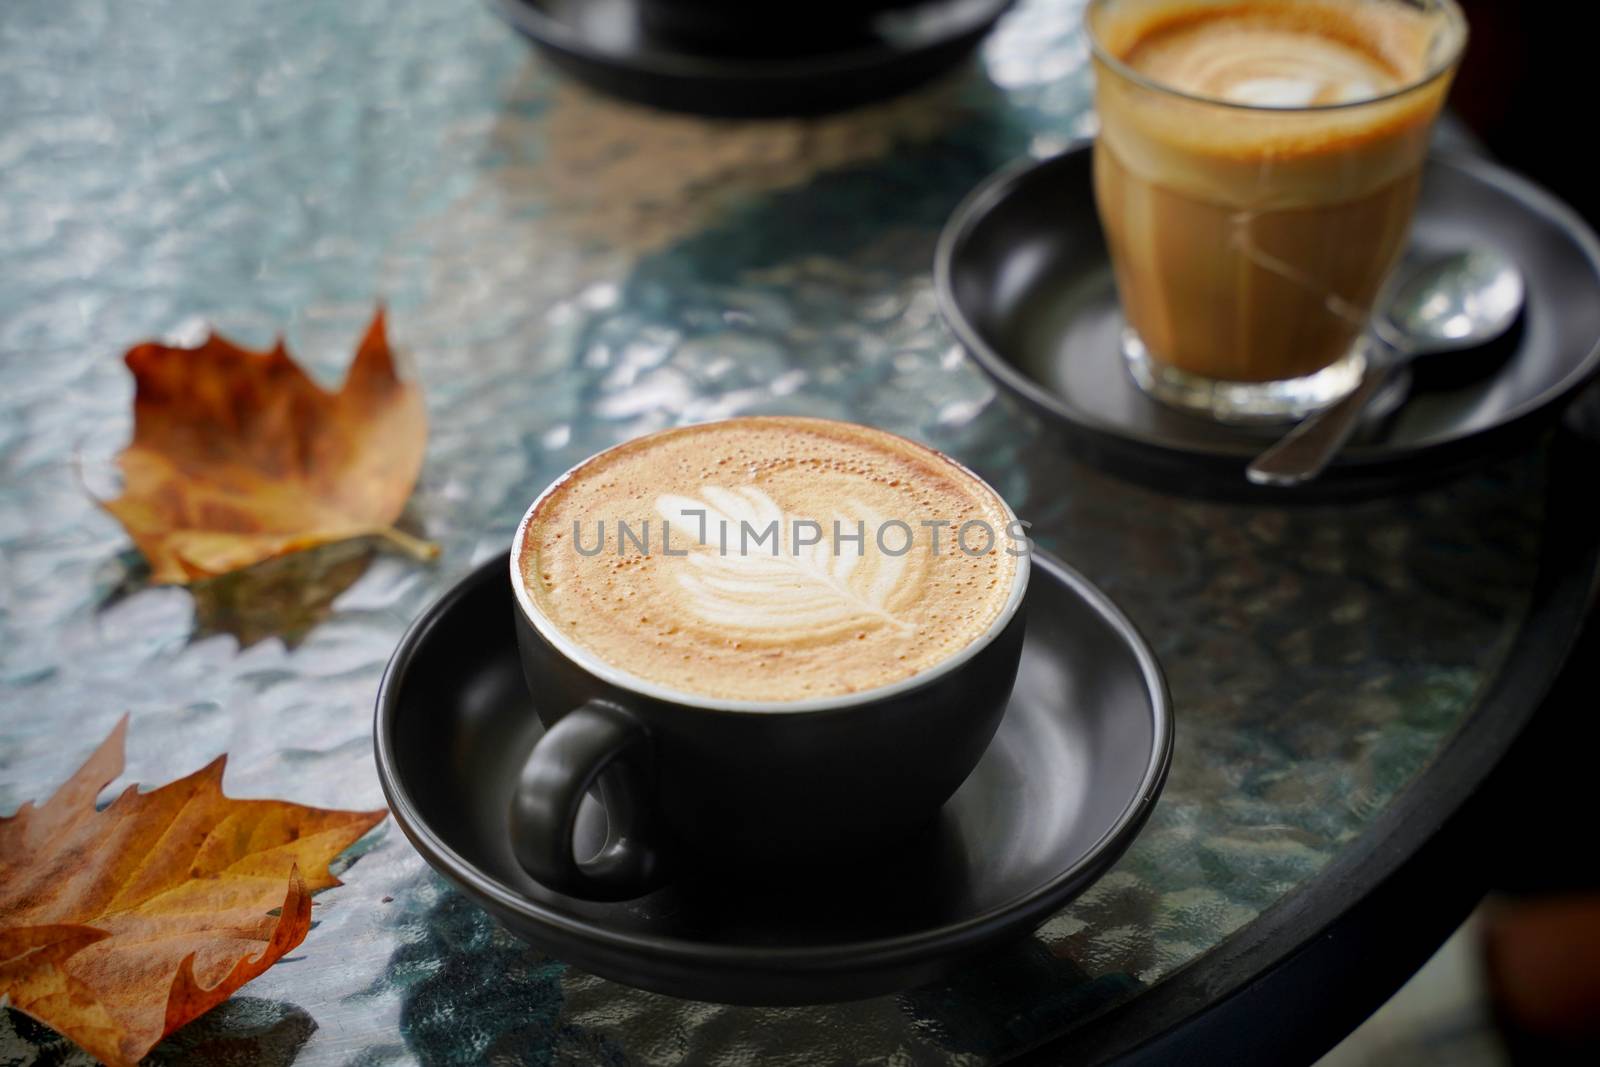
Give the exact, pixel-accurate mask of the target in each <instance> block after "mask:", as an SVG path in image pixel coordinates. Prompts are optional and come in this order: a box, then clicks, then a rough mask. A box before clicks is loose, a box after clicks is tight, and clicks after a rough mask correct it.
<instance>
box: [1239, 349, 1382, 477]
mask: <svg viewBox="0 0 1600 1067" xmlns="http://www.w3.org/2000/svg"><path fill="white" fill-rule="evenodd" d="M1398 366H1399V361H1398V360H1392V359H1390V360H1384V361H1383V362H1381V363H1376V364H1375V363H1373V362H1371V361H1370V360H1369V362H1368V363H1367V372H1366V373H1365V374H1363V375H1362V376H1361V383H1360V384H1359V385H1357V386H1356V387H1355V388H1354V389H1352V390H1351V391H1350V395H1349V396H1347V397H1345V398H1344V399H1343V400H1341V401H1339V402H1338V403H1337V404H1334V405H1333V406H1332V407H1330V408H1326V409H1324V410H1322V411H1319V412H1317V413H1316V414H1315V415H1312V416H1310V417H1308V418H1306V419H1304V420H1302V421H1301V422H1300V424H1299V425H1298V426H1296V427H1295V428H1294V429H1292V430H1290V431H1289V432H1288V433H1287V434H1285V435H1284V436H1283V438H1282V439H1281V440H1280V441H1278V442H1277V443H1276V444H1274V445H1273V446H1272V447H1271V448H1269V449H1267V450H1266V451H1265V452H1263V453H1261V455H1259V456H1257V457H1256V458H1255V460H1254V461H1253V462H1251V464H1250V466H1249V467H1247V468H1245V476H1246V477H1248V478H1249V479H1250V481H1251V482H1253V483H1255V484H1256V485H1299V484H1300V483H1302V482H1309V481H1311V480H1312V479H1313V478H1315V477H1316V476H1317V475H1319V474H1321V473H1322V472H1323V470H1325V469H1326V468H1327V466H1328V463H1329V461H1331V460H1332V459H1333V457H1334V456H1335V455H1337V454H1338V452H1339V449H1341V448H1343V447H1344V443H1345V442H1346V441H1348V440H1349V439H1350V435H1351V434H1352V433H1353V432H1354V431H1355V428H1356V425H1357V424H1358V423H1359V422H1360V421H1361V413H1362V412H1363V411H1365V410H1366V409H1367V405H1368V404H1369V403H1371V402H1372V398H1373V397H1375V396H1377V395H1378V393H1379V392H1381V391H1382V389H1383V387H1384V385H1386V384H1387V383H1388V381H1389V379H1390V378H1391V377H1392V376H1393V375H1394V372H1395V368H1396V367H1398Z"/></svg>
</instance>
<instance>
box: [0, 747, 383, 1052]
mask: <svg viewBox="0 0 1600 1067" xmlns="http://www.w3.org/2000/svg"><path fill="white" fill-rule="evenodd" d="M127 728H128V720H127V717H126V716H124V717H123V719H122V721H121V722H119V723H118V724H117V727H116V729H114V730H112V731H111V736H110V737H108V738H106V740H105V741H104V742H103V743H102V744H101V745H100V747H99V748H98V749H97V750H96V751H95V753H94V755H92V756H90V757H89V759H88V761H87V762H86V763H84V765H83V766H82V767H80V768H79V769H78V771H77V773H75V774H74V775H73V776H72V777H71V778H70V779H68V781H67V782H66V784H65V785H63V786H62V787H61V788H60V789H58V790H56V792H55V794H54V795H53V796H51V798H50V799H49V800H47V801H46V802H45V803H44V804H43V805H41V806H38V807H35V806H34V805H33V803H32V802H31V801H30V802H29V803H27V804H24V805H23V806H22V808H21V810H19V811H18V812H17V813H16V814H15V815H13V816H11V817H9V818H0V999H4V998H9V1000H10V1003H11V1006H12V1007H14V1008H17V1009H18V1010H20V1011H23V1012H26V1013H27V1014H29V1015H31V1016H33V1017H34V1018H36V1019H38V1020H39V1021H40V1022H42V1023H44V1024H46V1025H47V1026H51V1027H54V1028H55V1029H56V1030H58V1031H60V1032H61V1033H62V1034H64V1035H66V1036H67V1037H69V1038H71V1039H72V1040H73V1041H75V1042H77V1043H78V1044H79V1045H81V1046H82V1047H83V1048H84V1049H85V1050H87V1051H88V1052H89V1053H90V1054H91V1055H93V1056H96V1057H98V1058H99V1059H101V1060H104V1061H105V1062H106V1063H109V1064H114V1065H118V1064H133V1063H135V1062H137V1061H138V1060H139V1058H140V1057H141V1056H143V1055H144V1054H145V1053H146V1052H148V1051H149V1050H150V1048H151V1047H152V1046H153V1045H155V1043H156V1042H157V1041H160V1040H161V1038H163V1037H164V1036H166V1035H167V1034H170V1033H171V1032H172V1031H174V1030H176V1029H177V1028H178V1027H180V1026H182V1025H183V1024H184V1023H187V1022H188V1021H189V1020H191V1019H193V1018H195V1017H196V1016H199V1015H202V1014H204V1013H205V1012H207V1011H209V1010H210V1009H211V1008H213V1007H215V1006H216V1005H218V1004H220V1003H222V1002H223V1001H224V1000H226V999H228V997H229V996H231V995H232V994H233V992H234V990H236V989H238V988H239V987H240V986H242V985H244V984H245V983H246V982H248V981H250V979H252V978H254V977H256V976H257V975H259V974H260V973H261V972H263V971H265V970H266V969H267V968H268V967H270V966H272V965H273V964H274V963H276V962H277V961H278V959H279V958H281V957H282V956H283V954H284V953H286V952H288V951H289V950H290V949H292V948H293V947H294V946H296V945H298V944H299V943H300V942H301V941H302V940H304V938H305V936H306V931H307V930H308V929H310V925H311V896H310V894H311V892H312V891H314V890H317V889H323V888H326V887H328V886H335V885H338V884H339V880H338V879H337V878H335V877H334V876H333V875H332V874H331V873H329V871H328V862H329V861H330V860H332V859H333V858H334V857H335V856H337V855H338V854H339V853H340V852H342V851H344V849H345V848H346V847H347V846H348V845H349V844H350V843H351V842H353V841H355V840H356V839H357V838H358V837H360V836H361V835H362V834H364V833H366V832H367V831H368V830H370V829H371V828H372V827H374V826H376V825H377V824H378V822H379V821H380V820H382V819H383V817H384V816H385V815H386V814H387V812H384V811H381V810H380V811H327V810H323V809H320V808H308V807H304V806H302V805H299V804H291V803H289V802H287V801H281V800H230V799H229V798H227V797H225V796H223V795H222V768H223V766H224V764H225V763H226V761H227V757H226V756H222V757H218V758H217V759H216V760H214V761H213V762H212V763H210V764H209V765H208V766H206V767H203V768H201V769H200V770H198V771H196V772H195V773H193V774H191V775H189V776H188V777H187V778H181V779H179V780H178V781H176V782H172V783H170V784H168V785H164V786H162V787H161V788H159V789H155V790H152V791H150V792H148V793H140V792H139V791H138V787H137V786H129V787H128V788H127V789H126V790H124V791H123V793H122V795H121V796H119V797H117V799H116V800H114V801H113V802H112V803H111V804H110V805H109V806H108V807H107V808H106V809H105V810H104V811H96V810H95V806H94V802H95V797H97V796H98V795H99V794H100V790H102V789H103V788H105V786H106V784H107V783H109V782H110V781H111V780H112V779H114V778H116V777H117V776H118V775H119V774H121V773H122V752H123V739H124V737H125V736H126V735H127ZM274 908H276V909H279V914H277V915H269V914H268V912H269V911H271V910H272V909H274Z"/></svg>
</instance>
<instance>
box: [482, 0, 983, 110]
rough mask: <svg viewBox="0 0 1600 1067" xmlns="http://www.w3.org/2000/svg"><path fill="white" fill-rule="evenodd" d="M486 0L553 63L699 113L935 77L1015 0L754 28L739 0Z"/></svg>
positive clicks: (761, 10) (631, 95) (634, 97)
mask: <svg viewBox="0 0 1600 1067" xmlns="http://www.w3.org/2000/svg"><path fill="white" fill-rule="evenodd" d="M490 2H491V3H492V4H493V6H494V7H495V8H496V9H497V10H498V11H499V12H500V14H501V15H502V16H504V18H505V19H506V20H507V21H508V22H510V23H511V25H512V26H514V27H516V29H517V30H519V31H520V32H521V33H522V34H523V35H524V36H526V37H527V38H528V39H529V40H531V41H532V42H533V43H534V45H535V46H537V47H538V48H539V50H540V51H541V52H543V53H544V55H545V56H546V57H547V58H548V59H549V61H550V62H551V63H553V64H555V65H556V66H558V67H560V68H561V69H562V70H564V71H565V72H566V73H568V74H570V75H571V76H572V77H574V78H576V79H577V80H578V81H581V82H583V83H585V84H587V85H588V86H590V87H591V88H594V89H597V90H599V91H600V92H603V93H608V94H610V95H612V96H616V97H619V98H621V99H624V100H630V101H633V102H635V103H639V104H644V105H647V106H649V107H656V108H666V109H669V110H673V111H685V112H690V113H692V114H697V115H715V116H720V117H727V118H767V117H774V116H790V115H818V114H823V113H826V112H830V111H838V110H841V109H844V108H851V107H858V106H860V105H863V104H867V103H870V102H873V101H876V100H883V99H886V98H888V97H891V96H896V95H898V94H900V93H903V92H907V91H909V90H911V89H913V88H915V87H917V86H919V85H922V84H923V83H925V82H928V81H931V80H932V79H934V78H936V77H938V76H939V75H941V74H944V73H946V72H948V71H950V70H951V69H952V68H953V67H956V66H958V65H959V64H960V63H961V62H962V61H964V60H966V59H967V58H968V57H969V56H970V55H971V54H972V52H973V50H974V49H976V48H977V46H978V44H979V42H980V41H982V40H983V37H984V35H985V34H987V33H988V32H989V30H990V29H991V28H993V26H994V24H995V22H996V21H997V20H998V19H999V18H1000V16H1001V15H1002V14H1004V13H1005V11H1006V9H1007V8H1009V7H1010V6H1011V4H1012V2H1013V0H919V2H915V3H908V4H886V3H884V2H883V0H873V2H871V3H869V4H866V5H861V7H860V9H859V10H858V11H857V12H856V13H854V14H852V15H851V16H850V17H841V18H831V17H830V18H827V19H822V18H816V19H814V20H812V21H811V22H810V23H808V24H806V25H805V26H804V28H803V29H801V30H798V31H796V30H795V28H794V26H793V24H792V23H791V24H789V25H788V27H787V29H786V28H785V26H784V25H783V24H779V25H777V26H774V25H773V24H772V20H770V19H768V20H767V21H765V22H761V23H759V25H757V26H756V27H755V28H754V29H751V23H750V21H749V19H751V18H756V17H758V16H761V15H764V14H765V13H766V11H767V9H768V8H769V7H770V6H771V5H765V4H744V5H739V6H740V10H741V11H742V13H743V14H742V16H741V20H740V21H741V22H743V28H740V27H739V26H738V25H735V26H734V27H732V28H731V29H730V28H729V27H727V26H726V25H723V24H720V23H718V22H716V21H707V20H706V19H704V18H702V17H701V14H702V12H700V11H698V10H695V8H696V7H697V5H694V4H674V5H671V6H672V8H687V10H672V9H669V8H657V7H654V6H653V5H654V0H490ZM849 6H850V5H848V4H846V3H845V0H839V2H838V4H832V3H830V4H829V5H827V9H828V10H830V11H832V12H840V9H841V8H843V7H849ZM796 10H797V11H802V12H806V13H808V14H809V13H810V11H811V8H810V7H807V6H801V7H800V8H797V9H796ZM788 21H789V20H787V19H786V20H784V22H788Z"/></svg>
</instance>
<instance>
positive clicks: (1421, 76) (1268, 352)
mask: <svg viewBox="0 0 1600 1067" xmlns="http://www.w3.org/2000/svg"><path fill="white" fill-rule="evenodd" d="M1086 21H1087V26H1088V30H1089V36H1090V39H1091V43H1092V47H1093V53H1094V69H1095V85H1096V106H1097V109H1098V112H1099V116H1100V133H1099V136H1098V138H1097V140H1096V142H1095V148H1094V178H1095V197H1096V202H1097V205H1098V208H1099V212H1100V219H1101V222H1102V224H1103V226H1104V229H1105V232H1106V238H1107V241H1108V244H1109V246H1110V252H1111V260H1112V265H1113V268H1114V270H1115V274H1116V281H1117V289H1118V293H1119V296H1120V297H1121V301H1122V307H1123V311H1124V314H1125V316H1126V318H1127V329H1126V330H1125V331H1124V333H1123V339H1122V355H1123V358H1124V360H1125V362H1126V365H1127V367H1128V370H1129V372H1130V373H1131V374H1132V376H1133V378H1134V380H1135V381H1136V382H1137V383H1138V384H1139V386H1140V387H1141V388H1142V389H1144V391H1145V392H1146V393H1148V394H1150V395H1151V396H1153V397H1155V398H1157V399H1159V400H1161V401H1164V402H1165V403H1167V404H1170V405H1173V406H1175V407H1178V408H1180V409H1184V410H1188V411H1191V412H1196V413H1200V414H1203V415H1208V416H1210V417H1212V418H1215V419H1218V420H1222V421H1227V422H1252V421H1267V422H1271V421H1284V420H1290V419H1295V418H1299V417H1302V416H1304V415H1307V414H1309V413H1311V412H1314V411H1317V410H1319V409H1321V408H1324V407H1327V406H1329V405H1331V404H1333V403H1336V402H1337V401H1338V400H1339V399H1341V398H1342V397H1344V396H1345V395H1346V394H1347V393H1349V392H1350V391H1351V390H1352V389H1353V388H1355V386H1356V385H1357V383H1359V382H1360V380H1361V376H1362V374H1363V372H1364V370H1365V363H1366V354H1365V348H1366V340H1365V335H1366V328H1367V325H1368V322H1369V320H1370V317H1371V315H1372V311H1373V307H1374V304H1375V302H1376V301H1377V299H1378V296H1379V293H1380V290H1381V289H1382V287H1383V284H1384V282H1385V281H1386V279H1387V278H1388V276H1389V274H1390V273H1391V272H1392V270H1393V269H1394V266H1395V264H1396V263H1397V262H1398V261H1399V259H1400V256H1401V253H1402V251H1403V250H1404V247H1405V243H1406V236H1407V233H1408V231H1409V228H1410V224H1411V216H1412V212H1413V210H1414V208H1415V205H1416V198H1417V192H1418V188H1419V186H1420V183H1421V175H1422V165H1423V161H1424V159H1425V156H1426V153H1427V147H1428V141H1429V134H1430V131H1431V128H1432V125H1433V122H1434V120H1435V118H1436V117H1437V116H1438V113H1439V110H1440V107H1441V105H1442V104H1443V102H1444V98H1445V94H1446V92H1447V91H1448V88H1449V84H1450V81H1451V77H1452V75H1453V73H1454V70H1455V67H1456V65H1457V63H1458V61H1459V59H1460V56H1461V51H1462V47H1463V45H1464V44H1465V41H1466V23H1465V20H1464V19H1463V17H1462V15H1461V12H1460V9H1459V8H1457V7H1456V5H1455V4H1454V3H1453V2H1452V0H1091V3H1090V6H1089V10H1088V14H1087V17H1086Z"/></svg>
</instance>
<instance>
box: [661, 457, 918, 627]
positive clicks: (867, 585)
mask: <svg viewBox="0 0 1600 1067" xmlns="http://www.w3.org/2000/svg"><path fill="white" fill-rule="evenodd" d="M701 496H702V498H703V499H698V500H697V499H695V498H694V497H688V496H678V495H675V494H667V495H664V496H661V497H658V498H657V499H656V511H657V513H658V514H660V515H661V516H662V518H664V519H666V520H667V521H668V523H669V524H670V527H671V529H672V531H673V538H674V540H673V544H674V548H675V550H676V549H681V548H683V547H687V549H688V550H689V553H690V554H689V556H688V557H687V558H685V559H684V560H683V562H684V564H685V566H683V567H681V568H680V569H679V573H678V575H677V578H678V583H679V584H680V585H681V586H682V587H683V591H684V593H685V594H686V596H685V598H684V601H683V604H684V606H685V608H687V609H688V610H689V611H691V612H693V613H694V614H695V615H697V616H699V617H700V618H701V619H702V620H704V621H705V622H708V623H711V624H713V625H716V626H720V627H726V628H731V629H735V630H738V631H740V632H741V633H745V634H750V635H754V636H759V637H768V638H772V639H782V640H788V639H793V638H795V637H798V636H820V635H825V634H830V633H833V632H835V631H838V630H842V629H845V628H847V627H852V626H854V627H859V626H863V625H879V626H892V627H895V628H897V629H900V630H906V631H909V630H912V629H914V626H913V624H911V623H910V622H907V621H905V620H903V619H900V618H898V617H896V616H895V614H894V612H893V611H892V610H891V609H890V605H891V603H892V602H893V601H894V594H895V592H896V591H897V590H898V589H899V587H900V586H901V584H902V582H903V581H904V580H905V579H906V578H907V577H908V572H909V570H910V568H909V562H910V556H911V554H910V553H909V552H907V553H905V554H902V555H898V556H895V555H890V554H889V553H887V552H882V551H879V550H877V546H876V541H875V536H876V533H877V531H878V529H879V527H880V526H881V525H882V523H883V518H882V516H880V515H879V514H877V513H876V512H875V511H873V510H872V509H871V508H868V507H866V506H864V505H861V504H858V503H856V502H854V501H852V502H850V504H849V505H848V507H849V510H850V512H851V514H848V515H843V514H838V515H834V516H833V517H832V518H831V519H830V520H829V521H827V522H824V521H822V520H820V519H808V518H807V517H805V516H794V515H788V514H785V513H784V511H783V509H782V508H780V507H779V506H778V504H777V502H776V501H774V500H773V499H772V498H771V497H770V496H768V495H767V494H766V493H764V492H762V491H761V490H760V489H757V488H756V487H755V486H751V485H746V486H739V487H737V488H734V489H724V488H722V487H720V486H714V485H710V486H706V487H705V488H703V489H702V490H701ZM702 513H703V520H704V525H703V526H702ZM797 522H798V523H799V524H800V526H801V528H802V529H808V526H807V524H808V523H815V524H816V526H817V527H820V530H821V537H820V540H818V541H817V543H815V544H801V545H800V547H799V548H798V550H796V548H795V542H796V540H797V539H796V537H795V532H796V523H797ZM835 522H837V523H838V524H839V527H840V528H841V529H842V530H844V531H845V532H846V533H847V535H854V533H855V532H856V531H857V530H858V529H862V528H864V529H865V537H864V539H863V542H862V544H861V545H860V546H859V550H858V546H857V545H856V543H855V542H854V541H853V540H851V541H841V542H840V545H839V549H840V550H839V551H835V550H834V548H835V545H834V538H833V531H834V523H835ZM773 523H776V524H777V530H778V533H777V540H776V547H777V552H776V553H774V552H773V545H774V541H773V539H772V538H770V537H767V538H765V539H764V540H762V541H760V542H758V541H757V538H758V537H762V536H763V535H764V534H765V533H766V531H767V530H768V529H769V528H770V527H771V526H772V524H773ZM744 524H748V529H749V531H751V532H750V533H747V534H746V533H745V532H744V531H745V525H744ZM858 524H864V527H863V526H858ZM702 530H703V531H704V535H705V540H704V542H703V543H701V542H700V535H701V532H702ZM724 530H725V531H726V532H727V538H726V541H724V540H723V537H722V531H724ZM741 534H743V535H744V536H743V539H741ZM800 540H810V537H809V536H807V537H805V538H803V539H800ZM685 541H686V542H687V545H684V544H683V542H685ZM724 544H726V550H724V548H723V546H724ZM892 544H894V545H896V547H897V546H898V542H897V541H896V542H892ZM863 564H865V566H863Z"/></svg>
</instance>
